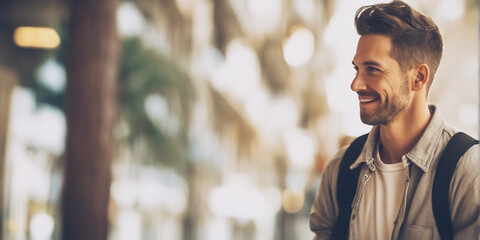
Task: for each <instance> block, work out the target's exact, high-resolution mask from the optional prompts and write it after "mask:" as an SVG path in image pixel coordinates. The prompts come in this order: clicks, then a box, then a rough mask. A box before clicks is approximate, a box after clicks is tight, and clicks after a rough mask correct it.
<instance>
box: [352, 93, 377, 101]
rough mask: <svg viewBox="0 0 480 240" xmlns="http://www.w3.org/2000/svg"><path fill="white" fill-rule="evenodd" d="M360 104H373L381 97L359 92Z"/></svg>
mask: <svg viewBox="0 0 480 240" xmlns="http://www.w3.org/2000/svg"><path fill="white" fill-rule="evenodd" d="M357 94H358V100H359V101H360V103H371V102H373V101H375V100H378V99H379V98H380V97H379V96H378V95H377V94H375V93H365V92H357Z"/></svg>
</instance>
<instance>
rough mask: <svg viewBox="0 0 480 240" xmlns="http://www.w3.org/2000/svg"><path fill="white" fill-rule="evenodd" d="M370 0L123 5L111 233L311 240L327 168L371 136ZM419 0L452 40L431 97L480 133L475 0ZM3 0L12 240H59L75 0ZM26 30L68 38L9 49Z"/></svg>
mask: <svg viewBox="0 0 480 240" xmlns="http://www.w3.org/2000/svg"><path fill="white" fill-rule="evenodd" d="M373 2H378V1H349V0H343V1H333V0H325V1H315V0H284V1H276V0H262V1H259V0H166V1H150V0H135V1H119V2H118V6H119V8H118V13H117V24H118V30H119V38H120V41H121V42H122V43H123V45H122V46H123V48H122V54H120V55H121V59H120V60H119V65H120V69H119V74H118V75H119V77H118V78H119V85H120V86H119V88H120V89H119V106H120V109H119V114H118V123H117V125H116V126H115V136H116V140H117V142H118V144H117V146H116V154H115V159H114V160H113V166H112V174H113V179H112V184H111V200H110V204H109V223H110V229H109V237H108V238H109V239H200V240H201V239H208V240H217V239H218V240H223V239H226V240H228V239H232V240H237V239H238V240H239V239H285V240H289V239H309V238H311V237H312V236H313V235H312V234H311V233H310V232H309V229H308V211H309V208H310V205H311V203H312V202H313V198H314V194H315V192H316V187H317V186H318V183H319V176H320V174H321V171H322V169H323V166H325V164H326V163H327V161H328V160H327V159H328V157H329V156H331V155H332V154H333V153H334V152H335V151H336V150H337V149H338V147H339V145H340V144H345V143H340V140H341V139H351V138H348V137H345V136H357V135H360V134H361V133H364V132H367V131H368V130H369V127H368V126H364V125H362V124H361V122H360V120H359V117H358V116H359V114H358V107H357V100H356V99H355V94H354V93H353V92H351V91H350V88H349V84H350V82H351V80H352V79H353V76H354V72H353V70H352V66H351V63H350V62H351V59H352V57H353V55H354V52H355V47H356V41H357V38H358V37H357V36H356V33H355V29H354V27H353V16H354V13H355V11H356V9H358V7H360V6H361V5H365V4H370V3H373ZM410 3H411V4H412V5H413V6H414V7H417V8H418V9H419V10H421V11H423V12H424V13H425V14H427V15H429V16H431V17H432V18H433V19H434V20H435V21H436V22H437V24H438V25H439V27H440V30H441V32H442V33H443V35H444V41H445V53H444V57H443V60H442V63H441V65H440V68H439V71H438V73H437V76H436V79H435V82H434V84H433V86H432V90H431V94H430V102H432V103H434V104H437V105H438V106H439V108H440V111H441V112H442V114H443V115H444V117H445V118H446V120H447V121H448V122H450V123H452V124H453V125H455V126H457V127H459V128H460V129H462V130H465V131H466V132H467V133H469V134H471V135H472V136H475V137H477V138H478V90H479V88H478V3H477V1H474V0H465V1H455V2H451V1H447V0H417V1H410ZM0 4H1V5H0V9H1V10H0V16H1V17H0V24H1V28H0V29H3V30H0V49H2V52H4V53H5V54H3V56H0V73H1V74H0V76H1V79H0V94H1V95H0V125H1V126H0V154H2V155H0V160H2V161H1V163H2V166H3V169H4V170H3V172H4V173H3V174H2V176H3V183H2V181H0V183H2V185H3V186H4V187H3V195H2V197H3V198H2V199H3V206H4V207H3V211H2V215H3V218H2V219H3V223H2V224H1V225H2V226H3V239H59V238H60V236H61V235H60V231H61V221H60V220H59V217H60V216H61V214H60V213H59V211H60V210H59V209H60V207H59V205H60V202H61V201H60V199H61V190H62V189H61V186H62V177H63V170H62V168H63V166H64V161H68V159H65V158H64V156H63V155H62V154H63V151H64V144H65V143H64V141H65V132H66V131H67V130H66V124H65V116H64V110H63V107H62V104H63V101H64V99H65V96H64V95H65V91H64V89H65V84H66V82H67V81H68V80H67V79H66V74H65V71H66V70H65V66H66V62H65V54H66V53H65V44H66V43H68V27H66V26H68V24H65V23H66V22H68V19H69V10H68V9H69V5H68V1H60V0H45V1H29V0H22V1H2V2H1V3H0ZM28 13H31V14H28ZM32 25H33V26H44V27H50V28H52V29H55V30H56V31H57V32H58V34H59V36H60V38H61V39H62V43H61V44H60V46H58V47H56V48H53V49H39V48H25V47H21V46H19V45H18V44H16V43H15V40H14V38H13V34H14V32H15V30H16V29H17V27H20V26H32ZM347 69H350V70H347ZM14 86H15V87H14ZM10 96H11V97H10ZM7 127H8V128H7ZM2 129H5V130H2ZM86 131H87V129H86ZM2 144H3V148H4V149H5V150H4V153H2ZM1 169H2V168H1V167H0V170H1ZM0 203H1V202H0Z"/></svg>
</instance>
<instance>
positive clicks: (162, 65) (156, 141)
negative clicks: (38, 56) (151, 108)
mask: <svg viewBox="0 0 480 240" xmlns="http://www.w3.org/2000/svg"><path fill="white" fill-rule="evenodd" d="M56 30H57V32H58V33H59V35H60V38H61V40H62V44H61V45H60V46H59V48H58V49H57V50H56V51H55V56H54V58H55V60H56V61H58V62H59V63H61V64H62V65H63V66H64V67H67V64H68V36H69V35H68V24H67V23H63V24H61V25H59V26H58V27H57V28H56ZM118 78H119V82H118V83H119V85H118V98H119V106H118V107H119V109H118V114H119V120H120V121H124V122H125V123H126V126H127V128H128V129H127V132H128V134H127V135H126V136H123V137H124V138H122V139H119V140H120V141H126V143H127V145H128V146H129V147H130V148H131V149H132V150H133V154H134V158H136V159H142V160H145V162H146V163H148V162H149V163H154V164H156V163H161V164H166V165H175V164H181V163H180V162H178V161H177V160H180V159H183V157H182V154H183V152H185V148H186V147H187V136H186V134H187V129H188V124H189V119H190V112H191V107H192V105H193V101H194V99H195V90H194V86H193V84H192V82H191V79H190V77H189V76H188V74H187V73H186V71H184V70H183V69H182V68H181V67H180V66H179V65H178V64H177V63H176V61H175V60H173V59H170V58H168V57H166V56H162V55H161V54H159V53H157V52H155V51H153V50H148V49H145V48H144V47H143V46H142V43H141V40H140V39H139V38H137V37H131V38H127V39H125V40H124V41H123V48H122V55H121V58H120V59H119V70H118ZM34 80H35V81H33V84H32V90H33V91H34V93H35V96H36V100H37V105H41V104H48V105H50V106H53V107H56V108H58V109H59V110H61V111H62V112H65V101H66V96H65V91H62V92H55V91H52V90H50V89H49V88H48V87H47V86H44V85H43V84H42V83H41V81H39V79H38V76H36V75H35V76H34ZM67 81H68V80H67ZM150 94H158V95H160V96H162V97H164V98H165V99H166V100H167V102H168V105H169V109H170V113H173V114H175V116H176V117H177V119H178V121H179V131H178V134H176V135H173V136H171V135H169V134H168V133H166V132H165V131H162V129H159V128H158V124H157V125H155V123H154V122H153V121H152V119H150V118H149V117H148V115H147V113H146V110H145V100H146V98H147V97H148V96H149V95H150Z"/></svg>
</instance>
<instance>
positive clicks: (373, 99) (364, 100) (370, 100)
mask: <svg viewBox="0 0 480 240" xmlns="http://www.w3.org/2000/svg"><path fill="white" fill-rule="evenodd" d="M375 100H377V99H376V98H368V99H360V102H361V103H369V102H373V101H375Z"/></svg>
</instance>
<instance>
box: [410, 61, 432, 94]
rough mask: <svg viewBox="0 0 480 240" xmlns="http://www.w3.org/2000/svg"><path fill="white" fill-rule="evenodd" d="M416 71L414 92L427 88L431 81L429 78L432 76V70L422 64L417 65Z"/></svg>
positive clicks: (413, 85) (413, 84)
mask: <svg viewBox="0 0 480 240" xmlns="http://www.w3.org/2000/svg"><path fill="white" fill-rule="evenodd" d="M414 71H415V79H414V80H413V83H412V90H414V91H420V90H422V89H424V88H425V87H427V83H428V81H429V79H428V77H429V75H430V68H429V67H428V65H427V64H425V63H422V64H419V65H417V66H416V67H415V68H414Z"/></svg>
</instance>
